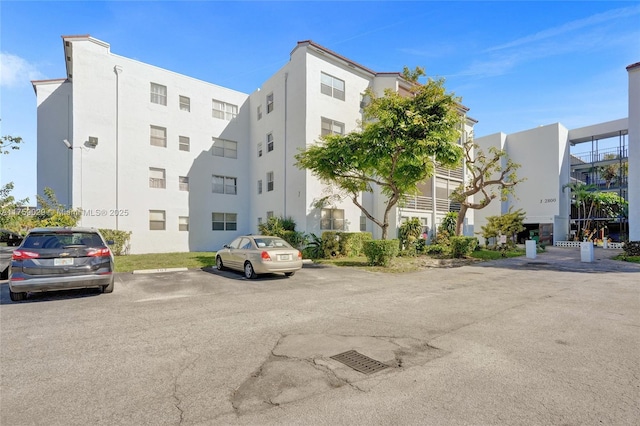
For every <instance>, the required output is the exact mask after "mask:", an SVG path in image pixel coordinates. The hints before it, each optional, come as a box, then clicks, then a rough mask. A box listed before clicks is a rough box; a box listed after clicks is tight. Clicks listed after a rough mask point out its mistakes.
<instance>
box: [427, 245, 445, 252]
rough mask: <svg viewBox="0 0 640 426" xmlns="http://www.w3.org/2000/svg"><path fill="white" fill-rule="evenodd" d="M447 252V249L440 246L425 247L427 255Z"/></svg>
mask: <svg viewBox="0 0 640 426" xmlns="http://www.w3.org/2000/svg"><path fill="white" fill-rule="evenodd" d="M444 252H445V248H444V247H442V246H441V245H440V244H431V245H429V246H426V247H425V253H427V254H442V253H444Z"/></svg>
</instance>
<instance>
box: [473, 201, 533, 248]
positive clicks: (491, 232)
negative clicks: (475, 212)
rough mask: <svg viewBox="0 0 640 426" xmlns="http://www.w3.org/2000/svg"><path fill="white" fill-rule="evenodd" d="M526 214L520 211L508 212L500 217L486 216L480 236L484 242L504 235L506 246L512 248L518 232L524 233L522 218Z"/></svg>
mask: <svg viewBox="0 0 640 426" xmlns="http://www.w3.org/2000/svg"><path fill="white" fill-rule="evenodd" d="M525 216H526V213H525V212H524V211H522V209H518V210H516V211H514V212H511V211H510V212H508V213H505V214H503V215H500V216H488V217H487V224H486V225H485V226H482V236H483V237H484V239H485V241H488V240H489V239H490V238H497V237H498V236H500V235H506V236H507V237H508V238H509V241H508V245H509V246H514V245H515V242H516V236H517V234H518V232H520V231H524V230H525V227H524V224H523V223H524V218H525Z"/></svg>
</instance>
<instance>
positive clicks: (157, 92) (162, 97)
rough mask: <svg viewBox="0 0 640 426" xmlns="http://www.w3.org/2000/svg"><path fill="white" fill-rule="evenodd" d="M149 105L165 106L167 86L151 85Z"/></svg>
mask: <svg viewBox="0 0 640 426" xmlns="http://www.w3.org/2000/svg"><path fill="white" fill-rule="evenodd" d="M151 103H154V104H160V105H166V104H167V86H163V85H162V84H156V83H151Z"/></svg>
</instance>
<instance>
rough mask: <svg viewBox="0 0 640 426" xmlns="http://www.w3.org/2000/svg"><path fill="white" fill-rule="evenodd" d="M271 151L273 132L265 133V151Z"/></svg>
mask: <svg viewBox="0 0 640 426" xmlns="http://www.w3.org/2000/svg"><path fill="white" fill-rule="evenodd" d="M271 151H273V133H269V134H268V135H267V152H271Z"/></svg>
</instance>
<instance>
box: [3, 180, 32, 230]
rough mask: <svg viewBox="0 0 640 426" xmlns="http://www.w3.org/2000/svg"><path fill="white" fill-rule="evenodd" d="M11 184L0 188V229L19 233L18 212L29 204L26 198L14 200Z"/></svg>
mask: <svg viewBox="0 0 640 426" xmlns="http://www.w3.org/2000/svg"><path fill="white" fill-rule="evenodd" d="M13 187H14V186H13V182H9V183H6V184H5V185H3V186H2V187H0V228H6V229H10V230H12V231H16V232H19V231H20V228H21V226H20V211H21V209H22V208H23V207H24V206H25V205H26V203H28V202H29V199H28V198H25V199H24V200H16V199H15V197H14V196H13V195H11V191H13Z"/></svg>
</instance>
